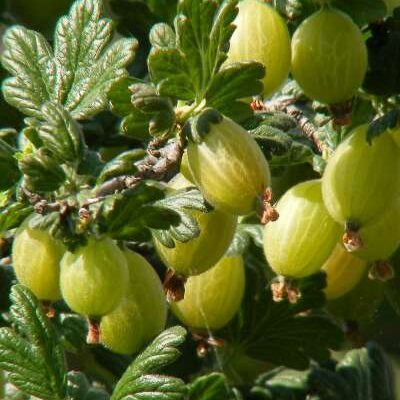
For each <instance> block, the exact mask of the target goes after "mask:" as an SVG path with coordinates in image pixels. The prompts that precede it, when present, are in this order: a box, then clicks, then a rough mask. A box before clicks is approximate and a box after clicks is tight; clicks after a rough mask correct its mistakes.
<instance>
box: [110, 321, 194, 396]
mask: <svg viewBox="0 0 400 400" xmlns="http://www.w3.org/2000/svg"><path fill="white" fill-rule="evenodd" d="M185 336H186V331H185V329H184V328H182V327H180V326H175V327H172V328H169V329H167V330H166V331H164V332H163V333H161V334H160V335H159V336H158V337H157V338H156V339H154V341H153V342H152V343H151V344H150V345H149V346H148V347H147V348H146V349H145V350H144V351H143V352H142V353H141V354H139V356H137V357H136V359H135V360H134V361H133V363H132V364H131V365H130V366H129V368H128V369H127V370H126V372H125V373H124V375H123V376H122V378H121V379H120V381H119V382H118V383H117V385H116V387H115V389H114V392H113V394H112V396H111V400H130V399H149V400H150V399H152V398H159V399H163V400H164V399H165V400H183V399H185V398H186V393H187V389H186V385H185V384H184V382H183V381H182V380H180V379H178V378H173V377H168V376H165V375H160V374H159V373H158V374H157V372H158V371H159V370H160V369H162V368H164V367H165V366H167V365H168V364H171V363H172V362H174V361H175V360H176V359H177V358H178V357H179V356H180V351H179V350H178V349H177V347H178V346H180V345H181V344H182V343H183V342H184V341H185Z"/></svg>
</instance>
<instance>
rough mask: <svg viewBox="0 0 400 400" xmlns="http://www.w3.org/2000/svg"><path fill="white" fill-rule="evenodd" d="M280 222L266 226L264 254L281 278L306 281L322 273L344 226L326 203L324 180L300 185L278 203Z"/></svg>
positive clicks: (289, 191)
mask: <svg viewBox="0 0 400 400" xmlns="http://www.w3.org/2000/svg"><path fill="white" fill-rule="evenodd" d="M277 210H278V212H279V215H280V217H279V219H278V220H277V221H276V222H273V223H270V224H268V225H266V227H265V230H264V251H265V255H266V258H267V261H268V263H269V265H270V267H271V268H272V269H273V270H274V271H275V272H276V274H278V275H283V276H285V277H289V278H302V277H306V276H308V275H311V274H313V273H316V272H317V271H319V270H320V269H321V267H322V265H323V264H324V262H325V261H326V260H327V258H328V257H329V255H330V254H331V252H332V250H333V248H334V247H335V245H336V243H337V242H338V241H339V239H340V230H341V229H340V225H338V224H337V223H336V222H335V221H334V220H333V219H332V218H331V216H330V215H329V214H328V211H327V210H326V208H325V206H324V203H323V201H322V193H321V181H320V180H311V181H306V182H303V183H299V184H298V185H296V186H293V187H292V188H291V189H289V190H288V191H287V192H286V193H285V194H284V195H283V197H282V198H281V199H280V200H279V202H278V204H277Z"/></svg>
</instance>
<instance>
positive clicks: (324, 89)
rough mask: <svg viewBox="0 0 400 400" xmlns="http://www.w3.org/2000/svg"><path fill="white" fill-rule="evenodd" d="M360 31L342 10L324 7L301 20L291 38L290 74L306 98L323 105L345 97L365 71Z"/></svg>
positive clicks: (351, 93)
mask: <svg viewBox="0 0 400 400" xmlns="http://www.w3.org/2000/svg"><path fill="white" fill-rule="evenodd" d="M367 64H368V55H367V48H366V45H365V42H364V38H363V35H362V32H361V30H360V29H359V28H358V27H357V25H356V24H355V23H354V22H353V21H352V20H351V18H350V17H349V16H347V15H346V14H344V13H343V12H341V11H339V10H336V9H334V8H331V7H324V8H322V9H321V10H319V11H317V12H316V13H315V14H313V15H311V16H310V17H309V18H307V19H306V20H304V21H303V22H302V24H301V25H300V26H299V27H298V28H297V30H296V32H295V34H294V35H293V39H292V74H293V77H294V79H295V80H296V81H297V83H298V84H299V85H300V87H301V88H302V89H303V90H304V92H305V93H306V94H307V96H309V97H310V98H312V99H314V100H318V101H321V102H323V103H327V104H335V103H342V102H344V101H346V100H349V99H351V98H352V97H353V95H354V94H355V93H356V92H357V90H358V88H359V87H360V86H361V84H362V82H363V80H364V76H365V73H366V71H367Z"/></svg>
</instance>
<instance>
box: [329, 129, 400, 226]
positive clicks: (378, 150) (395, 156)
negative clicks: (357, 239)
mask: <svg viewBox="0 0 400 400" xmlns="http://www.w3.org/2000/svg"><path fill="white" fill-rule="evenodd" d="M367 128H368V125H361V126H359V127H357V128H355V129H354V130H353V132H352V133H351V134H350V136H349V137H348V138H347V139H346V140H344V141H343V142H342V143H341V144H340V145H339V146H338V147H337V149H336V151H335V153H334V154H333V156H332V157H331V158H330V160H329V162H328V165H327V167H326V169H325V173H324V176H323V179H322V193H323V197H324V202H325V206H326V208H327V209H328V211H329V213H330V214H331V216H332V218H334V219H335V220H336V221H337V222H339V223H341V224H346V225H350V230H357V229H359V228H361V227H362V226H363V225H365V224H367V223H369V222H370V221H372V220H373V219H375V218H377V217H379V216H380V215H381V214H382V213H383V212H384V211H385V210H387V209H389V208H391V207H393V205H394V202H395V201H396V199H397V198H398V197H399V195H400V150H399V148H398V147H397V146H395V144H394V142H393V140H392V138H391V136H390V135H389V134H386V132H384V133H382V134H381V135H379V136H378V137H375V138H374V139H373V140H372V143H371V144H369V143H368V142H367V139H366V133H367Z"/></svg>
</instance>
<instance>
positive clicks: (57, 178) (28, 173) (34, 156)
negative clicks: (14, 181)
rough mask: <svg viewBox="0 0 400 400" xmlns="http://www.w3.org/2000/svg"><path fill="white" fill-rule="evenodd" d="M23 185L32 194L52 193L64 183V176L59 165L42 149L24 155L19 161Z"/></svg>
mask: <svg viewBox="0 0 400 400" xmlns="http://www.w3.org/2000/svg"><path fill="white" fill-rule="evenodd" d="M19 168H20V169H21V171H22V173H23V174H24V184H25V185H26V187H27V189H29V190H31V191H32V192H52V191H54V190H57V189H58V188H59V187H60V186H61V184H62V183H63V182H64V181H65V179H66V175H65V172H64V170H63V169H62V168H61V167H60V165H59V163H58V162H57V161H56V160H55V159H54V158H51V157H50V156H49V155H48V154H47V153H46V151H45V150H44V149H39V150H37V151H36V152H34V153H29V154H26V155H25V156H24V157H23V158H22V159H21V160H19Z"/></svg>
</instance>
